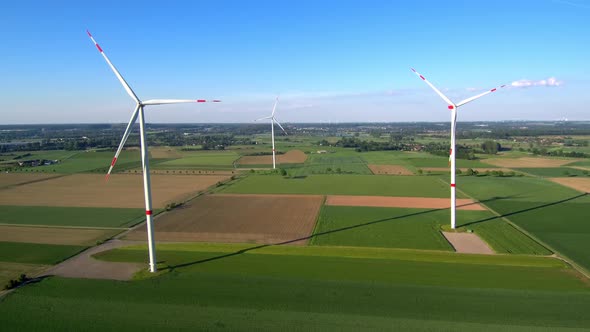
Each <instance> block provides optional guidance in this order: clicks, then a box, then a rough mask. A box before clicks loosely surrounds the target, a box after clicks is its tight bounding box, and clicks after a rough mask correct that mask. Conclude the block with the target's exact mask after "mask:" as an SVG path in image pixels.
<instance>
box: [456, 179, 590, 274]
mask: <svg viewBox="0 0 590 332" xmlns="http://www.w3.org/2000/svg"><path fill="white" fill-rule="evenodd" d="M461 188H462V190H464V191H466V192H467V193H468V194H469V195H471V196H473V197H475V198H477V199H479V200H484V201H485V202H484V203H485V204H486V205H488V206H489V207H490V208H492V209H493V210H494V211H496V212H498V213H499V214H501V215H503V216H505V217H506V218H508V219H509V220H510V221H512V222H513V223H515V224H516V225H518V226H519V227H521V228H523V229H524V230H526V231H527V232H529V233H530V234H532V235H533V236H535V237H536V238H538V239H539V240H541V241H542V242H544V243H546V244H548V245H549V246H551V247H552V248H553V249H554V250H556V251H557V252H559V253H560V254H562V255H565V256H566V257H568V258H570V259H572V260H574V261H575V262H576V263H578V264H580V265H581V266H583V267H584V268H585V269H587V270H590V258H589V257H588V255H587V253H588V252H589V251H590V222H589V220H590V214H589V213H590V212H589V210H588V204H589V203H590V196H588V195H586V194H580V193H578V192H576V191H574V190H572V189H569V188H566V187H562V186H560V185H558V184H555V183H553V182H550V181H547V180H544V179H541V178H470V179H467V178H466V179H464V180H463V181H462V187H461Z"/></svg>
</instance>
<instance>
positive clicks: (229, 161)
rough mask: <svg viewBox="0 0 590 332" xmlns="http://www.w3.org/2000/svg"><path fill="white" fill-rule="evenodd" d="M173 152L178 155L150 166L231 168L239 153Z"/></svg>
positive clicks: (177, 168)
mask: <svg viewBox="0 0 590 332" xmlns="http://www.w3.org/2000/svg"><path fill="white" fill-rule="evenodd" d="M173 153H174V154H180V157H177V158H176V159H173V160H167V161H164V162H161V163H158V164H156V165H154V167H152V168H153V169H155V170H181V169H185V170H186V169H189V170H190V169H232V168H233V164H234V162H235V161H236V159H238V158H239V155H238V154H237V153H235V152H232V151H174V152H173ZM152 154H153V153H152ZM168 154H170V152H168ZM168 158H170V156H169V157H168Z"/></svg>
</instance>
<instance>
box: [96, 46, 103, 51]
mask: <svg viewBox="0 0 590 332" xmlns="http://www.w3.org/2000/svg"><path fill="white" fill-rule="evenodd" d="M96 48H98V51H99V52H100V53H102V48H100V45H98V44H96Z"/></svg>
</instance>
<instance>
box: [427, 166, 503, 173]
mask: <svg viewBox="0 0 590 332" xmlns="http://www.w3.org/2000/svg"><path fill="white" fill-rule="evenodd" d="M469 168H470V167H458V168H457V169H459V170H461V172H467V170H468V169H469ZM471 169H472V170H474V171H478V172H479V173H485V172H488V171H489V172H493V171H500V172H504V173H507V172H513V171H514V170H513V169H509V168H498V167H474V168H471ZM422 170H423V171H430V172H451V168H450V167H423V168H422Z"/></svg>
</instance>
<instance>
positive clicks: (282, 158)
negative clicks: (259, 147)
mask: <svg viewBox="0 0 590 332" xmlns="http://www.w3.org/2000/svg"><path fill="white" fill-rule="evenodd" d="M276 157H277V164H301V163H304V162H305V161H306V160H307V155H306V154H305V153H304V152H303V151H301V150H291V151H289V152H287V153H285V154H279V155H277V156H276ZM238 164H240V165H272V155H269V156H243V157H242V158H240V159H238Z"/></svg>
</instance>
